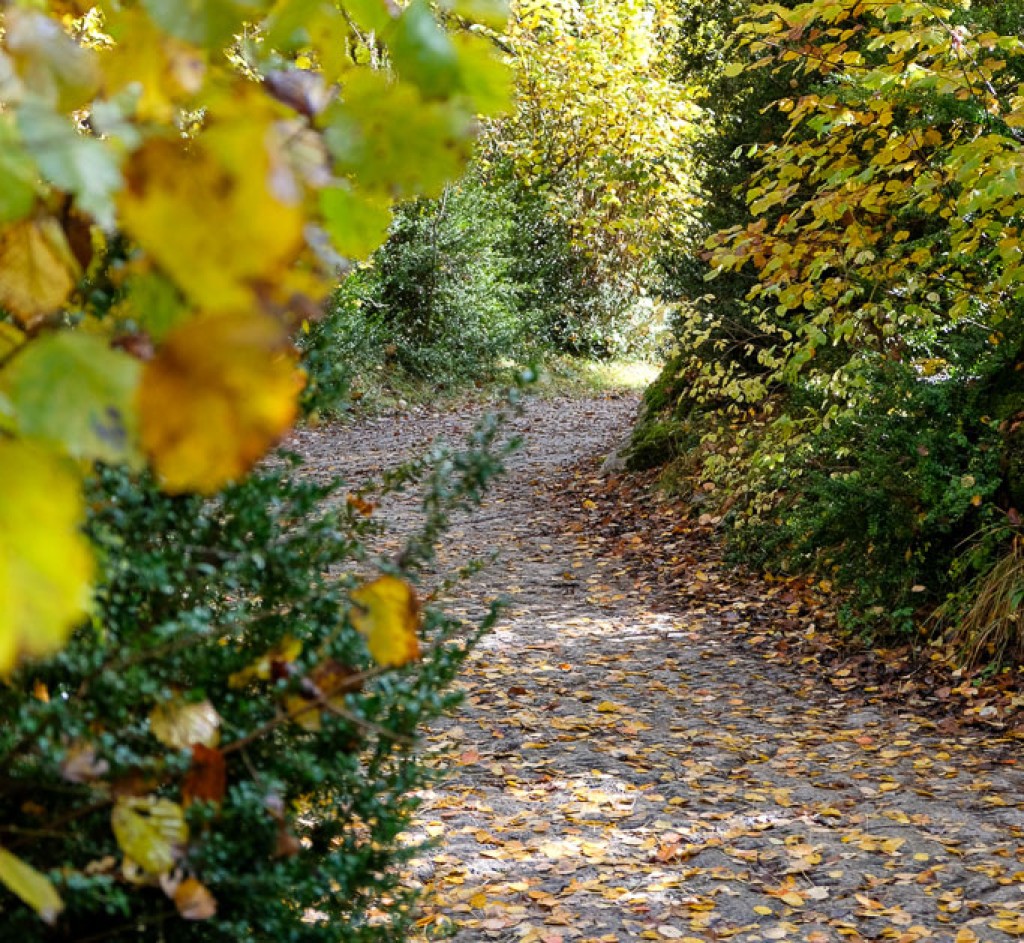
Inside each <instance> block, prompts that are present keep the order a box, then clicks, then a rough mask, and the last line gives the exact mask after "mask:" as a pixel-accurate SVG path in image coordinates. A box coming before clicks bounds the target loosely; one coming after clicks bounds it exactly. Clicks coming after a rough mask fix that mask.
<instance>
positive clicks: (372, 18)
mask: <svg viewBox="0 0 1024 943" xmlns="http://www.w3.org/2000/svg"><path fill="white" fill-rule="evenodd" d="M343 5H344V7H345V11H346V12H347V13H348V15H349V16H351V17H352V19H353V21H354V22H355V24H356V25H357V26H358V27H360V29H364V30H366V31H367V32H371V33H380V32H381V31H383V30H384V29H386V28H387V27H388V26H389V25H390V23H391V14H390V13H389V12H388V7H387V4H386V3H385V2H384V0H344V4H343Z"/></svg>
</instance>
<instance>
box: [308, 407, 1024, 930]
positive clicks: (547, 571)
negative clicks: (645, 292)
mask: <svg viewBox="0 0 1024 943" xmlns="http://www.w3.org/2000/svg"><path fill="white" fill-rule="evenodd" d="M636 405H637V400H636V398H635V397H633V396H632V395H610V396H604V397H592V398H589V399H583V400H575V401H566V400H536V401H534V402H531V403H530V405H529V407H528V409H527V411H526V413H525V415H524V416H523V417H521V418H520V419H518V420H517V421H516V425H517V427H518V431H520V432H522V433H523V434H524V436H525V439H526V446H525V448H524V449H523V450H522V451H521V452H520V453H518V454H517V456H516V457H515V458H514V459H513V460H512V462H511V463H510V471H509V474H508V476H507V477H505V478H504V479H503V480H502V481H501V482H500V483H498V484H497V485H496V486H495V488H494V490H493V491H492V492H491V494H490V495H489V497H488V499H487V501H486V502H485V505H484V507H483V509H482V510H481V511H480V512H479V513H478V514H476V515H475V516H474V517H472V518H466V519H460V521H459V522H458V525H457V526H456V527H455V529H454V530H453V531H452V532H451V534H450V536H449V537H448V539H447V540H446V542H445V545H444V547H443V551H442V559H441V562H442V564H444V565H445V566H457V565H460V564H461V563H463V562H465V561H466V560H467V559H470V558H473V557H482V556H486V555H487V554H489V553H490V552H491V551H494V552H495V553H496V554H497V562H495V563H494V564H492V565H491V566H490V567H488V568H487V569H486V570H485V571H484V572H482V573H481V574H478V575H477V576H476V577H474V578H473V580H472V581H471V582H470V583H469V584H468V588H467V587H466V586H463V587H461V588H460V589H459V590H458V591H457V598H456V602H455V603H454V605H455V606H456V607H458V608H461V609H462V610H464V611H465V612H466V614H467V615H473V614H477V613H479V612H480V611H482V610H483V609H484V608H485V606H486V604H487V602H488V601H489V600H490V599H492V598H494V597H496V596H499V595H504V596H507V597H508V598H509V599H510V601H511V605H510V608H509V610H508V612H507V613H506V615H505V617H504V618H503V620H502V622H501V624H500V626H499V628H498V629H497V630H496V631H495V632H493V633H492V634H491V635H490V636H489V637H488V638H487V639H485V640H484V642H483V643H482V644H481V646H480V648H479V649H478V651H477V653H476V655H475V656H474V658H473V660H472V662H471V664H470V666H469V669H468V671H467V672H466V673H465V674H464V675H463V677H462V679H461V681H460V685H461V687H462V688H463V689H464V691H465V694H466V700H465V703H464V704H463V706H462V708H461V709H460V711H459V712H458V714H457V715H456V716H455V717H453V718H452V720H451V721H450V722H449V723H448V724H446V725H445V726H444V727H443V729H437V730H434V731H432V733H431V735H430V737H429V741H430V745H431V746H432V747H435V748H440V749H443V750H446V751H447V752H448V753H449V755H450V760H449V763H450V766H451V773H450V775H449V777H448V778H447V780H446V781H445V782H444V783H443V784H442V785H441V786H440V787H439V788H438V789H437V790H436V791H434V792H431V793H430V794H428V795H427V796H426V797H425V802H424V806H423V810H422V815H421V817H420V822H419V827H418V830H417V836H418V837H428V836H429V837H430V838H432V839H434V840H435V841H436V842H437V844H436V846H435V847H434V848H433V849H431V850H430V851H429V852H428V853H426V854H425V855H423V856H422V857H421V858H420V859H418V860H417V861H416V862H414V863H413V875H412V879H413V880H416V881H419V882H422V883H423V884H424V885H426V887H427V891H428V895H427V913H426V916H425V917H424V919H423V921H422V922H421V928H422V932H423V939H438V938H442V937H443V936H444V932H445V929H446V928H448V929H450V928H451V926H452V924H453V923H454V924H456V925H457V926H458V928H459V929H458V930H457V931H455V936H454V939H455V940H457V941H461V943H470V941H474V943H475V941H488V940H494V941H502V943H504V941H508V943H513V941H518V943H569V941H574V943H596V941H607V943H612V941H628V940H684V941H689V943H698V941H708V940H742V941H762V940H794V941H807V943H831V941H836V943H838V941H850V940H894V941H900V943H911V941H918V940H921V941H932V940H934V941H950V943H974V941H993V943H994V941H1004V940H1011V939H1019V938H1020V937H1021V936H1024V861H1022V859H1024V791H1022V788H1021V787H1022V785H1024V777H1022V774H1021V772H1020V770H1019V767H1018V766H1017V754H1018V753H1019V748H1020V743H1021V739H1020V734H1019V733H1016V732H1014V731H1013V730H1012V729H1008V728H1007V727H1006V725H1004V724H1001V723H992V724H990V725H987V726H986V725H985V724H983V723H979V724H976V725H974V726H971V727H965V726H963V725H960V724H953V725H952V726H950V725H949V724H946V723H944V722H942V720H941V718H938V721H937V717H936V714H935V713H934V712H929V710H927V709H925V706H924V705H925V702H924V701H923V700H922V698H921V697H918V696H914V697H908V698H907V699H906V700H905V701H903V702H900V701H899V700H896V701H893V700H892V699H891V698H882V697H880V696H879V697H876V696H874V695H873V690H874V689H873V688H871V687H865V686H864V685H863V684H862V683H860V682H858V679H857V678H856V677H855V676H854V677H851V678H848V679H846V680H844V679H843V678H842V677H840V678H838V679H836V678H833V679H832V680H831V681H830V680H829V679H828V678H825V677H823V676H822V673H821V672H820V671H818V670H816V669H815V666H814V665H812V664H810V662H811V661H812V659H809V658H808V659H806V661H807V662H808V663H807V664H802V663H801V661H802V660H801V658H800V657H799V656H798V653H797V654H794V655H793V657H791V658H788V659H786V658H780V657H779V653H778V649H777V648H770V649H765V648H763V647H762V646H760V645H759V644H758V643H759V640H760V639H762V636H761V635H758V634H756V633H757V632H759V631H761V630H760V629H759V628H758V626H764V627H766V628H765V631H768V628H767V627H770V626H771V624H772V623H773V621H774V620H776V619H784V618H785V617H786V613H787V612H788V611H789V610H788V609H787V608H786V602H785V600H782V601H780V600H778V599H775V598H773V596H772V591H771V590H770V589H766V587H765V586H764V585H758V584H755V582H754V581H752V580H751V579H750V578H747V577H741V576H736V577H732V576H730V575H729V571H728V570H726V569H725V568H721V567H720V565H719V563H718V562H717V560H716V559H714V553H713V552H712V551H713V548H706V547H705V548H703V549H702V548H701V547H692V546H691V547H676V546H672V545H671V544H665V545H664V546H663V547H662V548H661V550H662V551H663V553H664V556H665V560H666V562H668V561H669V560H670V559H671V560H673V561H676V562H677V561H678V560H679V559H683V560H684V562H685V561H686V560H690V561H692V562H691V564H690V566H691V569H693V570H694V572H695V576H694V583H695V585H696V586H697V587H698V589H697V590H696V591H693V592H679V593H666V592H664V591H663V590H662V591H658V590H657V584H658V580H657V576H656V574H651V573H645V572H643V571H638V570H637V569H636V565H635V563H633V564H631V563H630V562H629V560H628V558H624V557H623V556H622V555H621V554H619V553H616V552H613V551H615V550H616V547H617V546H619V545H627V546H628V545H629V544H631V543H634V542H638V541H643V540H644V539H646V538H648V537H649V536H650V535H644V534H643V533H642V532H641V530H640V529H637V527H636V523H635V519H634V518H632V517H631V515H632V511H631V508H630V507H628V506H622V504H623V502H622V499H621V498H619V499H614V500H611V502H610V506H611V507H612V510H613V513H614V514H616V515H617V516H618V519H619V520H618V523H616V524H614V526H613V527H612V528H611V529H610V530H609V528H608V527H607V526H604V527H596V526H595V527H592V526H590V524H589V523H588V521H591V520H592V519H593V517H594V514H595V513H596V512H598V511H600V508H598V506H597V505H596V504H595V502H593V501H590V500H589V499H588V498H586V497H585V494H586V490H585V489H586V488H592V489H594V492H595V494H596V493H597V492H598V491H600V490H602V489H604V490H605V491H607V487H606V485H605V484H604V483H603V482H602V481H601V480H599V479H598V478H597V477H596V475H597V468H598V466H599V462H600V458H601V457H603V456H604V455H605V454H607V452H608V451H609V450H610V449H611V448H612V446H613V444H614V442H615V441H616V440H617V439H618V438H620V437H621V436H622V434H623V433H624V431H625V430H626V429H627V428H628V424H629V422H630V421H631V418H632V416H633V414H634V411H635V408H636ZM472 421H473V415H472V414H470V413H468V412H467V413H457V414H454V415H438V414H433V413H430V412H429V411H423V412H421V413H419V414H406V415H404V416H402V417H401V418H400V419H396V418H383V419H378V420H376V421H373V422H366V423H363V424H360V425H358V426H355V427H347V428H342V429H338V430H331V429H325V430H310V431H306V432H303V433H301V434H300V436H299V443H298V444H299V447H300V448H301V450H302V451H303V452H304V453H305V454H306V455H307V457H308V458H309V460H310V462H311V465H312V468H313V470H314V471H320V472H323V473H328V472H329V473H339V472H340V473H350V474H360V473H365V472H370V471H374V470H380V469H382V468H384V467H386V466H387V464H388V462H389V461H390V460H391V457H392V456H394V455H395V454H398V453H407V452H410V451H415V450H416V449H417V448H419V447H421V446H422V445H423V444H424V443H426V442H428V441H430V440H431V439H432V438H433V437H434V436H435V435H438V434H442V433H443V434H444V435H446V436H447V437H449V438H451V439H458V438H459V436H460V434H461V433H462V432H464V431H466V430H468V428H469V427H470V426H471V425H472ZM581 489H582V490H581ZM581 496H582V497H581ZM606 501H607V499H606ZM616 503H617V504H618V506H616ZM606 506H607V505H606ZM410 510H411V508H410V506H409V505H408V504H407V503H406V504H405V505H403V504H401V503H400V504H399V506H398V507H397V508H396V509H394V510H393V511H391V512H387V511H386V513H392V514H394V515H395V516H396V517H397V518H398V519H401V518H402V517H403V516H405V515H407V514H409V513H410ZM631 528H633V531H632V532H631ZM610 534H611V536H609V535H610ZM616 535H617V536H616ZM656 549H657V548H656ZM705 552H707V553H708V557H707V559H706V560H705V558H704V557H703V556H699V555H700V554H702V553H705ZM702 577H703V578H702ZM790 608H791V607H790ZM752 632H753V633H755V634H753V635H752ZM839 674H840V675H842V672H841V671H840V672H839ZM847 674H848V673H847ZM908 690H913V685H912V684H910V685H908Z"/></svg>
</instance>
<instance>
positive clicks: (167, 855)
mask: <svg viewBox="0 0 1024 943" xmlns="http://www.w3.org/2000/svg"><path fill="white" fill-rule="evenodd" d="M439 13H440V15H441V17H442V18H443V19H444V20H445V21H447V22H448V24H449V25H450V26H451V27H452V28H451V29H446V28H445V25H444V24H442V23H441V22H440V21H439V19H438V18H437V17H436V16H435V13H434V12H433V11H432V10H431V8H430V6H429V5H428V4H427V3H426V2H423V0H414V2H412V3H410V4H403V5H401V6H396V5H393V4H390V3H385V2H384V0H351V2H345V3H344V4H337V3H334V2H317V0H313V2H309V0H277V2H270V0H247V2H235V0H215V2H210V3H188V4H181V3H178V2H176V0H175V2H166V0H146V2H143V3H140V4H121V3H116V2H102V3H97V4H91V3H81V4H80V3H64V2H52V3H31V4H27V3H26V4H8V5H6V6H5V8H4V10H3V12H2V13H0V25H2V43H0V73H2V74H3V81H2V83H0V171H2V174H0V176H2V179H0V485H2V495H0V674H2V675H3V677H4V679H5V686H4V688H3V691H2V700H3V702H4V704H3V715H4V717H5V718H6V719H7V721H8V726H7V727H6V728H5V733H4V736H3V738H2V740H3V742H2V746H0V752H2V754H3V761H2V762H3V768H4V784H3V786H2V787H0V808H2V812H0V845H2V846H3V847H0V883H2V884H3V885H5V886H6V888H7V889H8V890H9V891H10V892H12V894H13V895H14V897H17V898H20V901H21V903H17V902H16V901H15V900H14V897H10V898H8V897H5V898H4V899H3V900H2V901H0V915H2V920H3V923H4V936H5V938H6V937H7V936H8V935H10V936H11V938H12V939H13V938H15V937H16V938H18V939H26V940H29V939H36V938H40V939H41V938H44V937H45V935H46V932H47V931H45V928H44V923H46V924H59V925H60V927H61V932H62V933H64V934H65V935H66V936H68V938H72V939H79V938H81V937H83V935H85V931H86V929H87V928H88V929H89V931H90V932H91V933H94V934H97V933H98V934H99V936H101V937H102V938H104V939H106V938H114V937H117V936H126V937H132V936H133V934H135V933H136V932H139V931H140V928H143V927H144V928H146V931H145V932H149V928H151V927H152V928H153V932H154V933H156V932H159V934H160V936H161V937H162V938H165V939H199V938H203V939H214V938H216V939H243V938H245V939H248V938H251V934H252V933H253V932H256V928H258V932H259V933H261V934H266V935H268V936H269V937H273V938H280V939H284V938H286V937H287V938H289V939H300V938H302V939H306V938H309V939H314V938H320V937H319V936H318V934H321V933H322V931H323V921H319V922H318V920H319V918H318V919H317V920H313V921H312V923H309V926H308V927H306V924H305V923H304V922H303V921H304V917H305V916H307V915H306V910H307V909H308V908H312V907H318V908H320V909H321V910H322V911H323V912H324V913H325V914H330V915H331V916H330V919H332V920H336V919H344V920H347V921H348V923H349V924H350V925H351V927H352V929H351V931H350V932H349V931H346V932H349V936H348V937H346V938H351V939H375V938H379V937H382V936H384V935H386V934H388V933H390V932H392V930H393V927H394V926H398V925H399V924H401V923H402V921H405V920H407V919H408V909H407V908H404V907H401V906H397V905H396V911H395V916H394V917H393V918H390V917H380V918H379V919H378V920H377V921H376V923H374V921H372V920H371V919H370V916H369V911H370V910H371V909H372V908H371V905H374V906H376V904H375V902H377V901H379V898H380V897H381V895H382V894H383V893H384V892H385V890H384V889H385V888H386V887H390V886H392V885H393V883H394V877H393V874H392V876H391V877H390V878H385V877H383V874H384V872H386V871H388V869H389V868H390V867H391V865H392V864H393V861H394V859H395V855H396V848H397V845H396V842H397V835H398V832H399V830H400V825H401V822H402V821H403V815H404V814H405V812H407V811H408V808H409V800H408V798H407V794H408V790H409V788H410V787H411V786H412V785H414V784H415V783H416V782H417V781H419V780H420V779H421V778H422V776H423V775H424V773H423V771H422V769H421V768H420V767H418V766H416V765H415V764H413V763H411V761H410V760H409V759H408V746H409V743H410V738H411V736H412V734H413V732H414V731H415V728H416V725H417V723H418V722H419V720H420V719H421V718H423V717H425V716H429V715H431V714H432V713H436V712H437V711H438V710H440V708H441V706H442V704H443V703H444V699H443V697H442V695H441V694H440V693H439V692H440V690H441V688H442V687H443V684H444V682H445V681H446V680H447V679H448V678H450V675H451V671H452V668H453V666H454V665H455V664H456V663H457V662H458V659H459V657H461V656H460V655H459V654H458V652H457V651H456V650H449V649H448V648H447V647H445V645H444V639H445V638H446V637H447V633H448V632H449V630H450V627H449V626H447V623H446V622H445V621H444V619H443V618H442V617H440V616H438V615H436V614H431V613H430V612H427V613H426V614H425V615H424V613H423V612H421V610H420V608H419V606H418V602H417V595H416V591H415V590H414V588H413V586H412V584H411V576H410V573H409V572H407V570H408V567H411V566H413V565H414V563H415V561H416V559H418V557H417V554H419V557H422V556H423V555H424V554H426V553H428V551H429V548H430V546H431V541H430V540H429V539H426V538H425V539H424V540H423V541H421V543H420V544H418V545H417V548H418V549H417V552H415V553H410V554H409V555H408V557H407V558H406V560H405V563H406V570H402V569H401V568H392V570H393V571H392V572H387V573H385V574H381V573H380V572H377V569H376V568H375V567H372V566H364V571H363V575H362V577H360V578H357V577H356V576H354V575H350V576H349V577H347V578H346V579H342V580H340V581H339V580H333V581H331V582H330V583H328V581H327V580H326V576H325V572H326V568H327V567H328V566H329V565H332V564H340V563H342V562H343V561H352V560H353V559H355V558H358V557H361V556H364V555H365V554H364V551H363V550H362V549H361V535H364V534H365V533H366V531H367V529H370V530H372V529H373V527H374V525H372V524H371V523H369V522H368V521H367V520H366V518H365V516H362V515H360V514H359V513H357V512H356V511H354V510H352V507H351V506H346V507H348V510H347V511H345V510H343V511H340V512H329V511H325V510H323V508H322V507H320V505H321V503H322V502H325V501H326V500H327V498H328V495H329V493H331V491H332V487H328V488H316V487H313V486H304V485H291V484H288V483H287V482H285V481H284V480H283V479H282V477H281V475H280V474H278V473H266V474H261V475H259V476H257V477H256V478H255V479H253V480H252V481H251V482H249V483H248V484H240V482H241V481H242V479H243V478H244V477H245V475H246V474H247V473H248V472H249V471H250V470H251V469H252V468H253V466H254V465H255V464H256V463H257V462H258V461H259V460H260V459H261V458H263V456H264V455H266V454H267V452H268V450H269V449H270V448H271V447H272V446H274V445H275V444H276V443H277V442H278V441H279V440H280V439H281V438H282V436H283V435H284V434H285V433H286V432H287V431H288V430H289V428H290V427H291V425H292V423H293V422H294V420H295V418H296V416H297V414H298V409H299V401H300V394H301V392H302V389H303V386H304V373H303V370H302V369H301V367H300V363H299V355H298V353H297V351H296V350H295V348H294V347H293V344H292V337H293V335H294V334H295V333H296V332H297V331H298V330H300V329H301V327H302V326H303V325H304V324H306V323H308V322H309V320H310V319H315V318H317V317H318V316H319V314H320V311H321V307H322V303H323V301H324V299H325V297H326V296H327V295H328V293H329V292H330V291H331V290H332V288H333V287H334V285H335V284H336V281H337V278H338V276H339V273H343V272H345V271H346V270H348V269H350V268H351V267H352V266H353V264H354V263H355V262H356V261H357V260H359V259H361V258H363V257H365V256H366V255H367V254H369V253H370V252H371V251H372V250H373V249H374V248H375V247H376V246H377V245H378V244H379V243H380V242H381V241H382V240H383V239H384V236H385V234H386V230H387V226H388V223H389V220H390V217H391V209H390V204H391V202H392V201H393V200H394V199H396V198H411V197H414V196H419V195H427V196H430V195H436V194H437V193H439V192H440V191H441V189H442V188H443V187H444V185H445V183H446V181H447V180H449V179H450V178H452V177H454V176H456V175H457V174H458V173H459V172H460V170H461V168H462V166H463V164H464V163H465V161H466V159H467V157H468V155H469V153H470V149H471V147H472V141H473V138H474V135H475V131H476V125H477V121H478V118H477V116H478V115H481V114H491V113H494V112H496V111H497V110H499V109H501V108H502V107H503V106H504V105H505V104H506V101H507V79H506V74H505V70H504V68H503V67H502V66H501V64H500V63H499V62H498V61H497V59H496V58H495V56H494V55H493V53H492V48H491V43H490V42H489V40H488V39H487V38H486V37H485V36H483V35H480V31H481V30H482V29H483V30H485V31H486V29H488V28H493V27H498V26H500V25H501V24H502V23H503V21H504V17H505V11H504V8H503V6H502V4H501V3H500V2H489V0H484V2H480V0H470V2H463V0H454V2H452V3H447V4H444V5H443V8H442V9H441V10H440V11H439ZM470 27H472V28H470ZM493 470H494V468H493V467H491V466H488V470H487V471H486V474H485V472H484V471H481V472H480V475H481V476H482V477H486V476H487V475H488V474H490V473H492V472H493ZM409 477H415V473H413V472H410V475H409ZM478 486H479V482H476V481H475V482H474V483H473V485H472V487H473V488H476V487H478ZM335 487H336V486H335ZM225 488H226V489H227V490H226V491H225V490H224V489H225ZM470 490H472V489H470ZM464 494H465V493H464V492H463V491H461V490H460V488H459V487H458V486H455V487H454V488H452V489H449V490H448V491H447V492H446V498H445V500H446V501H448V502H449V503H451V502H453V501H457V500H458V496H460V495H462V496H464ZM214 496H218V497H216V498H214V500H212V501H208V500H207V498H213V497H214ZM445 507H447V505H445V503H444V501H442V502H441V507H440V509H439V510H438V511H437V515H436V518H437V519H432V522H431V527H432V528H433V529H432V530H431V531H430V534H431V535H432V536H436V533H437V532H438V531H439V529H440V528H441V526H442V525H443V519H444V515H445ZM76 630H77V631H76ZM421 659H422V664H421V666H420V667H419V668H418V669H416V670H410V669H409V668H408V667H407V666H410V665H411V664H413V663H415V662H417V661H419V660H421ZM403 669H405V673H404V674H401V672H402V670H403ZM356 701H358V704H357V703H355V702H356ZM284 757H287V761H288V763H290V764H292V765H291V767H288V766H287V765H282V763H281V760H282V759H283V758H284ZM328 781H329V783H328ZM403 810H404V811H403ZM303 816H304V817H305V819H304V821H306V822H308V825H302V824H300V823H299V822H298V819H299V818H300V817H303ZM304 832H305V834H304ZM314 833H315V834H314ZM346 835H347V836H348V837H345V836H346ZM346 848H347V849H348V850H347V851H344V849H346ZM310 849H312V851H310ZM335 852H339V854H338V855H337V856H336V858H335V859H332V858H331V856H332V855H333V854H334V853H335ZM329 859H330V860H336V862H345V863H344V864H341V863H338V864H337V867H336V869H335V870H333V871H332V870H331V869H330V867H328V868H327V869H326V870H325V862H326V861H328V860H329ZM243 873H244V874H245V875H247V876H243ZM303 877H305V879H307V880H308V881H310V882H312V883H310V884H309V885H308V886H307V887H306V890H305V891H303V890H302V887H303V883H302V881H303ZM314 877H315V880H314ZM389 882H390V883H389ZM371 887H376V890H371ZM303 895H306V897H305V899H303ZM399 896H401V895H399ZM332 898H333V899H335V901H336V902H335V903H334V904H331V903H330V899H332ZM396 899H397V898H396ZM317 900H319V901H320V903H317V902H316V901H317ZM338 901H340V903H338ZM25 905H28V906H27V907H26V906H25ZM339 908H340V909H339ZM32 911H35V913H32ZM215 915H217V921H218V922H217V927H218V929H216V930H213V929H210V930H209V931H203V932H202V933H200V935H199V936H197V935H195V932H198V931H195V932H194V928H195V927H196V926H197V925H199V924H202V925H204V926H205V925H206V923H207V922H208V921H213V920H214V917H215ZM326 919H328V918H327V917H326V916H325V917H324V920H326ZM174 921H180V924H175V927H176V928H171V924H172V923H174ZM157 925H159V928H160V929H159V931H157V930H156V929H155V927H156V926H157ZM210 925H211V926H212V922H211V924H210ZM303 927H306V928H305V929H303ZM389 928H390V929H389ZM332 932H333V931H332ZM203 934H206V935H203ZM331 938H332V939H333V938H336V935H335V936H332V937H331Z"/></svg>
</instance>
